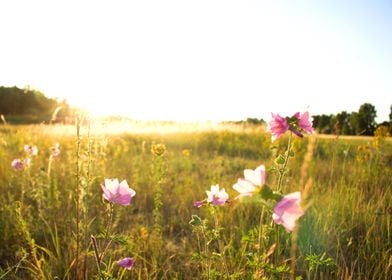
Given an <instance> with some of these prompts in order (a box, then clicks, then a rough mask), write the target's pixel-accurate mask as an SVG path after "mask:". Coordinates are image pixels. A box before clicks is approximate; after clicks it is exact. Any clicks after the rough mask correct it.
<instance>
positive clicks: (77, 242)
mask: <svg viewBox="0 0 392 280" xmlns="http://www.w3.org/2000/svg"><path fill="white" fill-rule="evenodd" d="M76 137H77V138H76V188H75V192H76V259H75V276H76V277H78V263H79V250H80V248H79V247H80V205H79V203H80V201H79V198H80V168H79V158H80V144H81V143H80V142H81V141H80V120H79V117H77V118H76Z"/></svg>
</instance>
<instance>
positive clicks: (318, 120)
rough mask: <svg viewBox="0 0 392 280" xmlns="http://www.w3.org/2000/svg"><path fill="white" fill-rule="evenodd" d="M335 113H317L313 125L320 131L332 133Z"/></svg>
mask: <svg viewBox="0 0 392 280" xmlns="http://www.w3.org/2000/svg"><path fill="white" fill-rule="evenodd" d="M332 123H333V115H325V114H322V115H315V116H313V127H314V128H315V129H316V130H317V131H318V132H319V133H324V134H330V133H331V132H332V130H333V126H334V124H332Z"/></svg>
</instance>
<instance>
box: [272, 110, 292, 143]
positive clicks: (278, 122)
mask: <svg viewBox="0 0 392 280" xmlns="http://www.w3.org/2000/svg"><path fill="white" fill-rule="evenodd" d="M271 114H272V120H271V121H270V122H269V126H268V130H269V131H271V133H272V141H275V139H276V138H278V137H280V136H282V135H283V134H284V133H285V132H286V131H287V130H288V129H289V124H288V122H287V120H286V118H283V117H282V116H280V115H279V114H274V113H271Z"/></svg>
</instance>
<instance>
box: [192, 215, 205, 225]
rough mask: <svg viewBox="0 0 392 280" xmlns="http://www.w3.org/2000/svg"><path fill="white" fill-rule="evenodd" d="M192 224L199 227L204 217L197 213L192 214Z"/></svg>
mask: <svg viewBox="0 0 392 280" xmlns="http://www.w3.org/2000/svg"><path fill="white" fill-rule="evenodd" d="M189 224H190V225H191V226H194V227H197V226H201V225H203V221H202V219H201V218H200V217H199V216H197V215H192V218H191V220H190V221H189Z"/></svg>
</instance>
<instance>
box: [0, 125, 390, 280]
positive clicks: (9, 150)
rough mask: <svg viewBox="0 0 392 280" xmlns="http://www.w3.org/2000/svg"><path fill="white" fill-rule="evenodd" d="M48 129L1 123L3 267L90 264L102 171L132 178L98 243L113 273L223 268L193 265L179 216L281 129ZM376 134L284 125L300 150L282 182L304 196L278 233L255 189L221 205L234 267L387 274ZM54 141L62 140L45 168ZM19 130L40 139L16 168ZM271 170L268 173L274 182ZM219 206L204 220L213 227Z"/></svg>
mask: <svg viewBox="0 0 392 280" xmlns="http://www.w3.org/2000/svg"><path fill="white" fill-rule="evenodd" d="M58 131H59V132H58V133H48V130H47V129H46V128H45V127H41V126H24V127H12V126H3V127H0V193H1V196H0V236H1V242H0V279H2V278H3V279H42V278H44V279H92V278H94V277H98V272H97V265H96V263H95V256H94V255H95V253H94V248H93V246H92V243H91V242H90V236H91V235H92V234H93V235H94V236H95V237H97V240H96V242H97V246H98V247H100V248H102V247H103V246H104V245H105V244H104V243H105V241H104V239H102V238H101V237H102V236H104V235H105V230H106V226H107V217H108V216H107V213H108V212H107V207H108V203H106V202H105V201H104V200H103V199H102V191H101V187H100V184H101V183H102V182H103V181H104V179H105V178H124V179H126V180H127V181H128V183H129V185H130V186H131V187H132V188H133V189H135V190H136V192H137V195H136V197H135V198H134V200H133V201H132V204H131V205H130V206H129V207H117V206H116V205H115V206H114V209H113V210H114V215H113V222H112V224H111V229H112V230H111V232H113V234H112V235H111V237H110V238H111V240H112V241H111V244H110V246H109V247H108V250H107V252H106V254H105V261H106V262H105V265H106V267H105V271H110V272H111V275H112V277H114V278H115V279H201V278H203V277H204V278H208V275H209V278H210V279H212V278H214V277H215V278H218V279H219V278H223V279H224V278H225V277H226V273H223V274H212V273H210V274H208V273H207V274H206V273H204V274H203V272H205V271H206V270H208V269H207V267H206V266H200V262H199V261H198V260H196V259H195V258H192V256H194V253H195V252H199V251H200V249H201V250H205V248H204V249H203V248H200V247H199V246H200V244H202V243H200V240H198V239H197V236H196V235H195V234H194V233H193V232H192V227H191V226H190V225H189V221H190V220H191V217H192V215H195V214H197V215H200V216H208V215H209V213H208V211H209V210H208V209H196V208H195V207H193V203H194V201H196V200H198V199H200V197H202V196H204V194H205V190H206V189H209V187H210V186H211V185H212V184H219V185H220V186H221V187H224V188H225V189H226V190H227V191H228V192H229V194H230V196H231V197H234V196H235V195H236V193H235V191H234V190H232V188H231V187H232V185H233V184H234V183H235V182H236V180H237V178H239V177H241V176H242V172H243V170H244V169H245V168H252V169H253V168H255V167H256V166H258V165H259V164H261V163H264V164H266V165H267V166H268V165H270V166H271V165H272V164H273V162H272V161H273V156H274V155H276V154H278V153H282V152H283V151H284V150H285V148H286V147H287V141H288V138H283V139H281V140H279V141H277V142H275V143H274V145H273V146H272V145H271V142H270V136H269V135H268V134H266V133H263V132H261V131H259V130H254V131H244V132H241V131H230V130H224V131H211V132H208V131H206V132H197V133H192V134H191V133H173V134H111V135H103V134H99V135H97V134H93V133H91V134H90V133H89V132H88V130H87V128H85V127H81V129H80V131H79V137H78V136H77V135H76V133H74V135H72V134H71V135H70V134H69V133H62V132H61V129H59V130H58ZM380 141H381V142H379V143H378V144H375V142H374V141H373V140H372V139H356V138H355V139H349V140H345V139H340V138H335V139H322V138H315V139H313V142H312V141H310V138H306V139H305V140H304V141H302V140H299V139H297V138H293V143H292V144H293V150H294V152H295V154H296V156H295V157H294V158H290V162H289V164H288V166H289V169H288V172H287V173H286V174H285V176H284V177H282V178H281V180H282V183H281V184H282V186H284V187H283V188H284V192H289V191H294V190H298V189H302V190H304V189H305V186H306V185H307V186H308V187H307V189H306V195H307V201H308V202H309V205H308V207H307V210H306V213H305V215H304V216H303V217H302V218H301V219H300V220H299V228H298V232H297V233H291V234H290V233H287V232H286V231H285V230H284V229H282V228H281V227H276V228H275V229H274V230H275V231H276V230H278V231H279V236H276V234H275V232H274V231H271V227H270V225H265V224H264V223H263V221H266V217H268V215H270V214H271V213H270V212H269V211H268V210H265V211H264V212H262V213H260V208H259V206H257V205H255V204H253V203H252V202H249V203H241V204H239V203H235V202H233V203H231V204H230V205H229V206H228V207H225V208H224V209H219V211H217V212H216V213H215V215H216V218H217V220H219V228H220V238H221V241H222V244H224V245H222V246H224V248H223V247H222V248H218V247H219V246H218V245H217V246H218V247H217V248H215V249H217V250H219V249H221V250H222V251H224V257H225V261H226V265H227V271H229V273H230V277H231V278H232V279H262V277H268V278H277V279H287V278H289V274H290V272H289V271H290V265H292V264H290V260H292V259H293V258H296V261H295V263H294V265H295V276H296V277H302V279H390V278H392V257H391V254H392V236H391V234H392V232H391V231H392V230H391V228H392V226H391V218H392V208H391V201H392V188H391V185H392V179H391V178H392V143H391V141H390V140H385V139H381V140H380ZM56 142H58V143H60V148H61V154H60V156H59V157H58V158H55V159H53V162H52V163H51V167H50V173H49V176H48V162H49V158H50V154H51V151H50V147H52V146H53V145H54V143H56ZM24 144H34V145H37V146H38V148H39V154H38V156H37V157H35V158H33V160H32V165H31V167H30V168H29V169H27V170H23V171H21V172H17V171H14V170H13V169H12V168H11V161H12V160H13V159H14V158H16V157H19V156H21V155H23V145H24ZM157 144H164V145H165V148H166V150H165V153H164V155H163V157H161V156H157V154H156V153H152V152H151V148H152V147H153V145H157ZM309 147H310V148H309ZM309 150H310V151H309ZM75 165H77V168H75ZM279 178H280V177H279V174H278V173H274V172H272V171H271V172H268V173H267V182H269V183H270V184H276V182H278V181H279ZM309 178H310V179H311V180H310V181H309V180H308V179H309ZM217 220H215V219H211V220H207V221H206V223H207V224H206V226H208V227H209V228H210V229H211V228H214V226H215V223H216V221H217ZM198 236H199V238H202V235H198ZM277 239H279V244H280V245H279V247H276V245H275V244H276V241H277ZM293 244H297V246H296V247H295V249H294V252H293ZM212 249H214V248H212ZM124 255H131V256H133V257H134V259H135V260H136V265H135V267H134V268H133V269H132V270H131V271H124V270H122V269H120V268H119V267H118V266H116V265H115V261H116V260H117V259H119V258H121V257H123V256H124ZM211 261H215V262H216V263H218V264H219V263H221V259H219V258H218V259H213V260H211ZM76 267H77V269H76ZM224 271H225V270H223V272H224Z"/></svg>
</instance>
